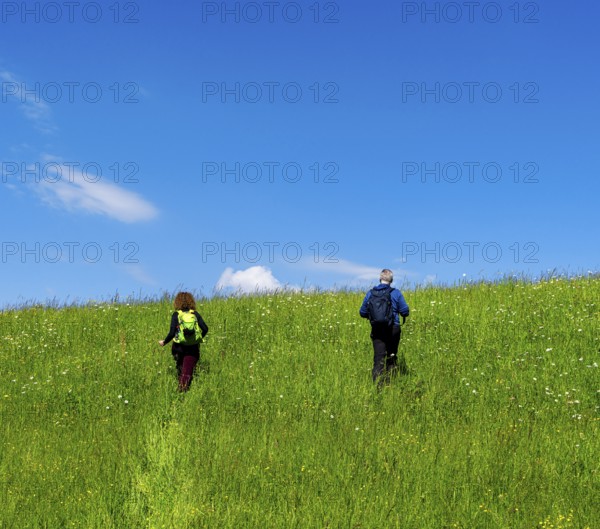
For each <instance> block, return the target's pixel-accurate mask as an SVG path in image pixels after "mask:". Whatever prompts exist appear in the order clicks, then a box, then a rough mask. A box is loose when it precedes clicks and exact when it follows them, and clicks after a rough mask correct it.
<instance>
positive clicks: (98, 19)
mask: <svg viewBox="0 0 600 529" xmlns="http://www.w3.org/2000/svg"><path fill="white" fill-rule="evenodd" d="M1 9H2V12H1V14H0V16H1V18H0V43H1V45H0V86H1V90H2V92H1V100H0V116H1V119H2V124H3V126H2V127H1V128H0V152H1V160H2V166H1V168H0V169H1V173H2V174H1V181H0V197H1V198H0V201H1V208H0V216H1V218H2V228H1V237H0V242H1V250H2V255H1V256H0V267H1V270H2V290H1V293H0V306H6V305H13V304H19V303H23V302H27V301H32V300H35V301H46V300H49V299H56V300H59V301H61V302H62V301H67V302H68V301H75V300H79V301H86V300H88V299H107V298H110V297H111V296H113V295H114V294H115V293H116V292H118V293H119V295H120V296H121V297H126V296H129V295H135V296H152V295H158V294H160V293H161V292H163V291H169V292H173V291H176V290H178V289H181V288H185V289H191V290H194V291H196V292H199V293H202V294H204V295H211V294H212V293H213V292H214V291H215V289H220V290H222V291H225V292H227V291H230V290H243V291H252V290H255V289H256V288H265V289H266V288H274V287H278V286H282V285H287V286H290V287H308V286H319V287H323V288H330V287H333V286H358V287H366V286H367V285H369V284H372V283H373V282H375V281H376V280H377V275H378V272H379V270H380V269H381V268H383V267H389V268H392V269H393V270H394V271H395V274H396V283H397V284H399V285H418V284H427V283H444V284H447V283H454V282H457V281H461V280H464V279H467V280H478V279H496V278H498V277H501V276H504V275H508V274H517V275H526V276H528V277H537V276H539V275H540V274H541V273H546V272H547V271H548V270H556V271H558V272H560V273H570V274H576V273H587V272H588V271H597V270H598V268H599V263H600V257H599V252H598V235H597V226H598V219H597V217H598V215H597V205H596V203H597V200H598V199H597V197H598V195H599V194H600V193H599V192H600V184H599V183H598V180H599V179H598V176H599V175H598V167H599V158H600V154H599V152H600V151H598V148H597V146H598V136H599V134H598V132H599V131H598V127H599V125H598V123H600V115H599V114H600V111H599V109H600V105H599V104H598V99H597V98H598V93H600V90H599V88H600V86H599V85H600V78H599V76H598V73H597V68H596V63H597V56H598V52H599V44H598V40H597V36H596V34H597V32H596V27H595V21H596V20H598V17H599V15H600V6H598V4H597V3H596V2H592V1H591V0H590V1H577V2H573V3H571V4H568V5H567V4H565V3H564V2H559V1H558V0H552V1H545V2H516V3H515V2H512V1H511V2H480V3H479V4H478V5H474V4H473V3H468V2H467V3H463V2H392V1H381V2H377V3H376V4H372V5H371V4H367V3H366V2H358V1H350V2H343V3H341V2H337V3H336V2H312V1H311V2H196V1H194V2H192V1H175V2H171V3H170V4H168V7H167V4H159V3H158V2H153V3H150V2H116V3H115V2H111V3H95V2H81V3H79V4H78V5H77V6H74V5H73V4H72V3H61V2H55V3H47V2H46V3H44V2H42V3H40V2H23V3H22V2H5V3H3V4H2V8H1ZM594 72H596V73H594Z"/></svg>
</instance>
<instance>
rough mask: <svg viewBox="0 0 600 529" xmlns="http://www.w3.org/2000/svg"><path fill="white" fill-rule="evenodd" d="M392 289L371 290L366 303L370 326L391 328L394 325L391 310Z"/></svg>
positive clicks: (388, 287)
mask: <svg viewBox="0 0 600 529" xmlns="http://www.w3.org/2000/svg"><path fill="white" fill-rule="evenodd" d="M392 290H393V289H392V287H390V286H387V287H386V288H381V289H376V288H374V289H372V290H371V296H370V297H369V301H368V302H367V312H368V313H369V321H370V322H371V325H374V326H377V327H391V326H392V325H393V324H394V311H393V310H392Z"/></svg>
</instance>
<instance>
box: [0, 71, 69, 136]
mask: <svg viewBox="0 0 600 529" xmlns="http://www.w3.org/2000/svg"><path fill="white" fill-rule="evenodd" d="M0 82H2V103H5V102H8V101H9V100H11V101H14V102H15V103H17V104H18V105H19V108H20V109H21V112H23V115H24V116H25V117H26V118H27V120H28V121H30V122H31V123H32V124H33V126H34V127H35V128H36V129H37V130H38V131H40V132H42V133H44V134H51V133H54V132H56V131H57V130H58V127H57V126H56V125H55V124H54V123H53V122H52V112H51V110H50V107H49V106H48V103H46V102H45V101H43V100H42V99H41V98H40V97H39V94H38V95H37V96H36V94H28V93H26V92H25V91H24V88H25V84H24V83H23V82H22V81H20V80H18V79H17V78H16V76H15V75H14V74H13V73H11V72H8V71H6V70H0Z"/></svg>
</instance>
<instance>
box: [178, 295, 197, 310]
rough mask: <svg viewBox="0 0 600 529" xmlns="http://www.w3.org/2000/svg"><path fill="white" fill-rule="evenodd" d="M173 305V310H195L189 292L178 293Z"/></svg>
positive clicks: (194, 302)
mask: <svg viewBox="0 0 600 529" xmlns="http://www.w3.org/2000/svg"><path fill="white" fill-rule="evenodd" d="M173 305H174V306H175V310H196V300H195V299H194V296H192V295H191V294H190V293H189V292H178V293H177V295H176V296H175V301H174V302H173Z"/></svg>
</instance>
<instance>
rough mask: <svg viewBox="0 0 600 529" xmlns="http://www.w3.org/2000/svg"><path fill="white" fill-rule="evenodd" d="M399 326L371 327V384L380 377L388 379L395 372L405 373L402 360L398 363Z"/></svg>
mask: <svg viewBox="0 0 600 529" xmlns="http://www.w3.org/2000/svg"><path fill="white" fill-rule="evenodd" d="M400 334H401V332H400V325H394V326H392V327H387V326H386V327H382V328H377V327H371V340H372V341H373V371H372V375H373V382H375V381H377V379H379V377H381V375H385V378H386V379H387V378H389V376H390V375H392V374H394V373H395V372H396V371H397V370H399V371H400V372H401V373H403V374H404V373H406V365H405V362H404V358H402V361H401V362H400V363H399V362H398V346H399V345H400Z"/></svg>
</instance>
